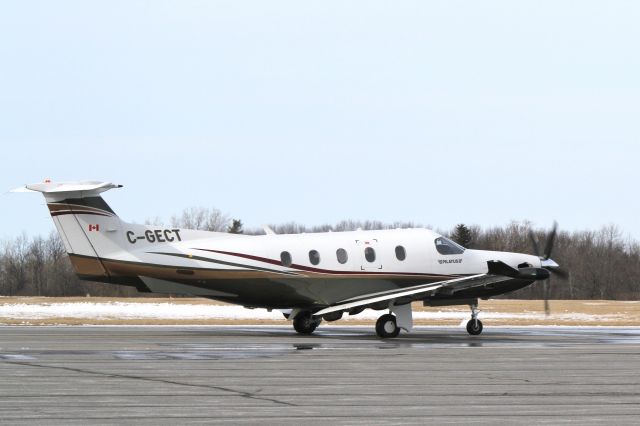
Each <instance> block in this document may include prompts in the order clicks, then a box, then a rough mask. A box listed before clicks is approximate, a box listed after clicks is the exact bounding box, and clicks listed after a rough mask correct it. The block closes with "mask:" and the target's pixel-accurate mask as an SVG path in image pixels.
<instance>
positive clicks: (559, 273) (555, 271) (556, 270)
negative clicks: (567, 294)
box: [547, 268, 569, 280]
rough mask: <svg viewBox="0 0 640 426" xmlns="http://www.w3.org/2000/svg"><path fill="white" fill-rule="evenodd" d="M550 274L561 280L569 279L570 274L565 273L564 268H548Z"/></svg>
mask: <svg viewBox="0 0 640 426" xmlns="http://www.w3.org/2000/svg"><path fill="white" fill-rule="evenodd" d="M547 269H548V270H549V272H551V273H552V274H555V275H557V276H559V277H560V278H564V279H565V280H567V279H569V272H568V271H565V270H564V269H562V268H547Z"/></svg>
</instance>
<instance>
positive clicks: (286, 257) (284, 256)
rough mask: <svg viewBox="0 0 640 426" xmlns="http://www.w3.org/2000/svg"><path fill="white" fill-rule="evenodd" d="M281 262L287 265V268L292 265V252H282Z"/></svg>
mask: <svg viewBox="0 0 640 426" xmlns="http://www.w3.org/2000/svg"><path fill="white" fill-rule="evenodd" d="M280 262H281V263H282V266H286V267H287V268H288V267H289V266H291V263H292V262H291V253H289V252H288V251H283V252H282V253H280Z"/></svg>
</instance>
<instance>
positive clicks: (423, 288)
mask: <svg viewBox="0 0 640 426" xmlns="http://www.w3.org/2000/svg"><path fill="white" fill-rule="evenodd" d="M510 279H512V277H509V276H505V275H496V274H492V273H488V274H479V275H471V276H467V277H462V278H454V279H451V280H446V281H438V282H435V283H429V284H420V285H416V286H412V287H405V288H399V289H396V290H390V291H385V292H380V293H371V294H366V295H362V296H358V297H354V298H351V299H345V300H342V301H340V302H338V303H336V304H334V305H331V306H329V307H326V308H324V309H322V310H320V311H318V312H315V313H314V315H325V314H328V313H331V312H336V311H343V310H347V309H351V308H355V307H358V306H364V305H371V304H373V303H377V302H383V301H385V300H392V299H398V298H400V297H405V296H414V295H417V294H421V293H430V292H434V291H438V292H442V293H447V294H453V293H455V292H456V291H460V290H464V289H468V288H472V287H479V286H484V285H487V284H494V283H498V282H501V281H506V280H510Z"/></svg>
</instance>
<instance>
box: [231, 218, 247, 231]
mask: <svg viewBox="0 0 640 426" xmlns="http://www.w3.org/2000/svg"><path fill="white" fill-rule="evenodd" d="M227 232H228V233H230V234H242V233H243V232H244V231H243V229H242V221H241V220H240V219H233V221H232V222H231V225H230V226H229V227H228V228H227Z"/></svg>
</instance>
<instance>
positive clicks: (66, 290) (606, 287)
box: [0, 208, 640, 300]
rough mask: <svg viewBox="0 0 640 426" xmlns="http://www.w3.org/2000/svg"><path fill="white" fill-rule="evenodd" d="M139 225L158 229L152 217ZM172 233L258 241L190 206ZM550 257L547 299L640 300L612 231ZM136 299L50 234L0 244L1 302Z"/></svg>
mask: <svg viewBox="0 0 640 426" xmlns="http://www.w3.org/2000/svg"><path fill="white" fill-rule="evenodd" d="M146 223H147V224H152V225H159V226H160V225H163V221H162V220H160V219H158V218H155V219H153V220H147V221H146ZM169 223H170V225H171V226H172V227H179V228H187V229H200V230H207V231H218V232H231V233H245V234H249V235H258V234H261V233H264V231H263V230H261V229H244V228H243V224H242V221H241V220H239V219H232V218H230V217H228V216H226V215H224V214H222V213H221V212H220V211H219V210H217V209H213V208H208V209H207V208H190V209H185V210H184V211H183V212H182V213H181V214H179V215H174V216H172V217H171V219H170V222H169ZM419 226H420V225H419V224H415V223H412V222H396V223H383V222H380V221H356V220H344V221H340V222H338V223H336V224H333V225H331V224H324V225H317V226H311V227H308V226H305V225H301V224H298V223H295V222H288V223H283V224H273V225H270V228H271V229H273V230H274V231H275V232H276V233H279V234H291V233H302V232H307V233H310V232H327V231H333V232H340V231H351V230H356V229H363V230H375V229H394V228H413V227H419ZM530 231H533V233H534V235H535V236H536V237H537V239H538V241H540V242H541V245H544V242H545V238H546V232H547V231H546V230H544V229H534V228H533V227H532V224H531V223H529V222H512V223H510V224H508V225H505V226H498V227H492V228H481V227H480V226H477V225H469V226H468V225H465V224H459V225H457V226H456V227H454V229H452V230H448V231H447V230H445V231H442V230H441V231H439V232H440V233H441V234H444V235H447V236H449V237H450V238H452V239H453V240H455V241H456V242H458V243H460V244H461V245H463V246H465V247H467V248H470V249H481V250H497V251H513V252H519V253H533V249H532V243H531V240H530V238H529V233H530ZM552 258H553V259H554V260H555V261H556V262H558V263H559V264H560V265H561V266H562V267H563V268H564V269H565V270H567V271H568V272H569V276H568V277H567V278H566V279H565V278H560V277H556V276H553V277H552V278H551V285H550V297H551V298H552V299H619V300H638V299H640V280H639V278H638V277H640V244H639V243H638V242H637V241H636V240H633V239H631V238H628V237H627V238H625V236H624V234H623V233H622V231H621V230H620V229H619V228H618V227H616V226H615V225H608V226H604V227H602V228H601V229H598V230H583V231H574V232H567V231H559V232H558V234H557V237H556V240H555V245H554V251H553V254H552ZM87 294H90V295H92V296H109V297H133V296H144V295H145V294H142V293H138V292H137V291H136V290H135V289H133V288H131V287H127V286H120V285H113V284H104V283H91V282H85V281H80V280H78V278H77V277H76V276H75V273H74V272H73V268H72V266H71V263H70V261H69V258H68V256H67V255H66V252H65V249H64V245H63V243H62V241H61V240H60V238H59V237H58V234H57V233H56V232H52V233H51V234H50V235H49V236H48V237H42V236H34V237H28V236H26V235H21V236H19V237H17V238H15V239H14V240H10V241H4V242H3V243H2V246H1V247H0V295H3V296H15V295H20V296H84V295H87ZM506 297H510V298H526V299H540V298H542V297H543V286H542V285H539V284H534V285H532V286H530V287H527V288H525V289H522V290H519V291H517V292H515V293H512V294H510V295H507V296H506Z"/></svg>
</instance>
